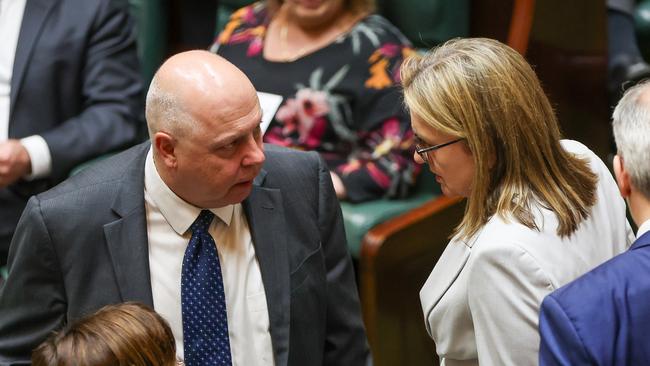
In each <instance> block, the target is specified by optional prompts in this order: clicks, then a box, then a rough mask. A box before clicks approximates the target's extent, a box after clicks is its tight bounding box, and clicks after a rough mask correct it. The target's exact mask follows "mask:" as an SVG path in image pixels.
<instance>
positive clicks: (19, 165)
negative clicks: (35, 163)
mask: <svg viewBox="0 0 650 366" xmlns="http://www.w3.org/2000/svg"><path fill="white" fill-rule="evenodd" d="M31 170H32V162H31V160H30V158H29V154H28V153H27V150H26V149H25V147H24V146H23V145H22V144H21V143H20V141H18V140H7V141H3V142H0V188H4V187H6V186H8V185H10V184H12V183H14V182H15V181H17V180H18V179H20V178H21V177H24V176H25V175H28V174H29V173H30V172H31Z"/></svg>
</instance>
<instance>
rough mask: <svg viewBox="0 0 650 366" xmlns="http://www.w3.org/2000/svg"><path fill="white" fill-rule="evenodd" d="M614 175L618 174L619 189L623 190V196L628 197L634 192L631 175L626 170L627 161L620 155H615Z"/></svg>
mask: <svg viewBox="0 0 650 366" xmlns="http://www.w3.org/2000/svg"><path fill="white" fill-rule="evenodd" d="M614 175H615V176H616V183H617V184H618V190H619V191H620V192H621V196H623V198H628V197H629V196H630V193H631V192H632V187H631V186H630V175H629V174H628V172H627V170H625V162H624V161H623V157H621V156H620V155H616V156H614Z"/></svg>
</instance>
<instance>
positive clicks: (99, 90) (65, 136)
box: [41, 1, 143, 180]
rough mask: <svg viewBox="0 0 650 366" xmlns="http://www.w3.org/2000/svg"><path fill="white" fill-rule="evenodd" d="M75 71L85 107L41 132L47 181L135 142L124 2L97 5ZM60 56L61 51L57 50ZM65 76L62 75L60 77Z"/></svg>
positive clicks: (134, 89)
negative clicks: (49, 168) (48, 163)
mask: <svg viewBox="0 0 650 366" xmlns="http://www.w3.org/2000/svg"><path fill="white" fill-rule="evenodd" d="M94 16H95V19H94V21H93V23H92V26H91V27H92V28H91V29H90V30H89V32H90V34H89V35H88V36H87V37H83V38H82V39H84V40H85V41H86V42H87V43H86V45H85V54H84V56H83V57H84V61H83V67H82V69H81V70H80V72H81V73H82V77H81V78H80V81H81V86H80V91H81V95H75V96H70V98H80V99H81V102H82V104H83V105H84V107H83V110H82V111H81V113H80V114H79V115H77V116H74V117H72V118H69V119H68V120H65V121H61V123H60V124H58V125H57V126H56V127H55V128H53V129H50V130H48V131H44V132H43V133H41V136H42V137H43V138H44V139H45V141H46V142H47V145H48V147H49V149H50V153H51V156H52V177H54V178H55V179H56V180H60V179H63V178H64V177H65V176H66V175H67V174H68V171H69V170H70V169H72V168H73V167H74V166H75V165H77V164H79V163H81V162H83V161H85V160H88V159H90V158H92V157H94V156H97V155H99V154H102V153H106V152H108V151H111V150H115V149H120V148H124V147H126V146H129V145H130V144H132V143H134V142H135V139H136V136H137V134H138V130H139V129H141V128H143V127H142V126H140V124H141V117H140V116H141V113H142V110H141V109H142V81H141V78H140V71H139V64H138V58H137V51H136V44H135V34H134V31H133V29H134V28H133V22H132V20H131V18H130V16H129V13H128V9H127V7H126V4H125V2H120V1H99V4H98V5H97V10H96V14H95V15H94ZM60 52H65V50H64V49H61V50H60ZM60 77H65V76H63V75H62V76H60Z"/></svg>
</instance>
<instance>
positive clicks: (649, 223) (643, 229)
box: [636, 220, 650, 239]
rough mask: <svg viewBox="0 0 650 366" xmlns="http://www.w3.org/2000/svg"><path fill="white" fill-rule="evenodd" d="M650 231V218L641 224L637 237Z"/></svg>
mask: <svg viewBox="0 0 650 366" xmlns="http://www.w3.org/2000/svg"><path fill="white" fill-rule="evenodd" d="M648 231H650V220H646V221H645V222H644V223H643V224H641V225H639V230H637V232H636V238H637V239H638V238H640V237H641V235H643V234H645V233H647V232H648Z"/></svg>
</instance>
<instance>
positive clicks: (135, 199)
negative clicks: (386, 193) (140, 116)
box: [104, 144, 153, 307]
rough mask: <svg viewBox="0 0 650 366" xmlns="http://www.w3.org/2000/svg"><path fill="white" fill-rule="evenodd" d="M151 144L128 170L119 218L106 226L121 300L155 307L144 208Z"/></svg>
mask: <svg viewBox="0 0 650 366" xmlns="http://www.w3.org/2000/svg"><path fill="white" fill-rule="evenodd" d="M148 146H149V145H148V144H146V146H145V145H142V147H141V149H142V151H141V152H140V154H139V155H138V158H136V159H134V160H133V162H132V163H131V165H130V166H129V167H128V168H127V169H126V171H125V178H124V180H123V181H122V182H121V187H120V189H119V191H118V194H117V195H116V197H115V200H114V202H113V207H112V208H113V211H114V212H115V213H116V214H117V215H118V217H119V218H118V219H117V220H115V221H113V222H110V223H108V224H106V225H104V236H105V238H106V244H107V246H108V251H109V253H110V256H111V261H112V263H113V269H114V271H115V276H116V279H117V283H118V286H119V289H120V295H121V297H122V301H138V302H142V303H144V304H147V305H149V306H152V307H153V295H152V293H151V279H150V273H149V247H148V239H147V218H146V212H145V208H144V160H145V157H146V155H147V151H148V150H149V147H148Z"/></svg>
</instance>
